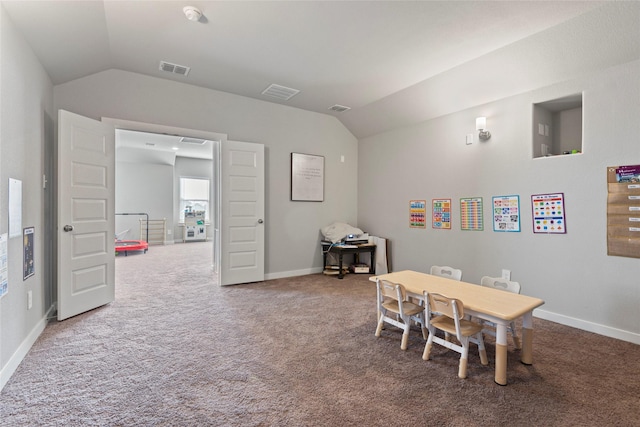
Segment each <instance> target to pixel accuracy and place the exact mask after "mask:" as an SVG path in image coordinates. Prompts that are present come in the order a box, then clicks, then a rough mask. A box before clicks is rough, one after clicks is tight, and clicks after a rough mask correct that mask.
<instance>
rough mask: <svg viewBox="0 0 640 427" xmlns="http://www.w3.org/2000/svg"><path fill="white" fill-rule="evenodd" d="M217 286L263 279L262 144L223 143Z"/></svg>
mask: <svg viewBox="0 0 640 427" xmlns="http://www.w3.org/2000/svg"><path fill="white" fill-rule="evenodd" d="M220 168H221V170H220V180H221V208H220V211H221V218H220V244H221V248H220V250H221V260H220V263H221V266H220V284H221V285H233V284H237V283H249V282H260V281H262V280H264V145H262V144H253V143H248V142H237V141H223V142H222V149H221V161H220Z"/></svg>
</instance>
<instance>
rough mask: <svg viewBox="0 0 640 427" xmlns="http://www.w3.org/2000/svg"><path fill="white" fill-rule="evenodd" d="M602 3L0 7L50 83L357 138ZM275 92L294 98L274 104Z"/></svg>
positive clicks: (73, 3) (58, 4)
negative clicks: (433, 86)
mask: <svg viewBox="0 0 640 427" xmlns="http://www.w3.org/2000/svg"><path fill="white" fill-rule="evenodd" d="M606 3H608V2H596V1H535V2H532V1H507V2H493V1H406V2H405V1H296V2H292V1H259V2H252V1H193V2H187V1H109V0H105V1H2V4H3V6H4V8H5V10H6V11H7V13H8V15H9V17H10V18H11V20H12V21H13V22H14V24H15V25H16V27H17V28H18V30H19V31H20V32H21V33H22V34H23V35H24V37H25V38H26V40H27V42H28V43H29V44H30V45H31V46H32V48H33V50H34V51H35V53H36V55H37V56H38V58H39V59H40V61H41V62H42V64H43V66H44V67H45V69H46V71H47V72H48V73H49V76H50V77H51V79H52V81H53V83H54V84H56V85H57V84H62V83H65V82H68V81H71V80H74V79H77V78H81V77H84V76H87V75H90V74H93V73H97V72H100V71H103V70H107V69H112V68H115V69H120V70H126V71H131V72H135V73H140V74H145V75H149V76H155V77H159V78H164V79H169V80H175V81H179V82H184V83H187V84H191V85H196V86H200V87H205V88H210V89H214V90H219V91H224V92H229V93H233V94H237V95H242V96H246V97H251V98H256V99H260V100H263V101H268V102H275V103H279V104H285V105H289V106H292V107H296V108H301V109H305V110H310V111H315V112H318V113H323V114H331V115H335V116H336V117H337V118H338V119H339V120H341V121H342V122H343V123H344V124H345V126H347V128H349V129H350V130H351V131H352V133H354V135H356V136H357V137H364V136H367V135H372V134H374V133H377V132H381V131H384V130H387V129H388V128H391V127H393V126H397V125H398V124H402V123H401V122H402V121H403V120H411V119H416V120H417V119H420V117H414V118H413V116H415V109H416V106H415V105H412V104H411V102H409V103H406V102H404V101H405V100H415V97H416V96H417V95H414V94H413V93H415V94H420V93H421V92H424V91H425V90H424V88H425V84H426V83H425V82H437V81H438V79H441V77H442V76H443V75H446V74H447V73H451V72H455V70H456V69H458V68H459V67H461V66H464V64H469V63H471V62H472V61H477V60H478V58H481V57H483V56H486V55H490V54H491V53H492V52H495V51H498V50H500V49H505V48H506V47H508V46H510V45H513V44H514V43H517V42H519V41H522V40H524V39H527V38H529V37H532V36H534V35H536V34H539V33H541V32H544V31H547V30H549V29H551V28H553V27H556V26H558V25H559V24H561V23H563V22H566V21H569V20H571V19H574V18H576V17H578V16H580V15H582V14H585V13H588V12H590V11H592V10H594V9H597V8H599V7H602V6H603V4H606ZM187 5H191V6H195V7H197V8H199V9H200V11H201V12H202V14H203V16H202V18H201V19H200V20H199V21H197V22H193V21H189V20H187V19H186V17H185V15H184V13H183V7H184V6H187ZM558 36H562V33H558ZM161 61H167V62H169V63H172V64H178V65H182V66H186V67H190V71H189V73H188V74H187V75H186V76H184V75H179V74H173V73H169V72H167V71H161V70H160V69H159V64H160V62H161ZM478 71H479V72H482V70H478ZM271 84H277V85H281V86H284V87H288V88H293V89H296V90H299V91H300V92H299V93H297V94H296V95H295V96H293V97H292V98H291V99H289V100H280V99H277V98H274V97H271V96H269V95H265V94H263V93H262V92H263V91H264V90H265V89H266V88H267V87H268V86H269V85H271ZM444 84H445V86H446V84H447V83H446V80H445V81H444ZM414 89H415V91H414ZM431 95H432V97H433V96H435V95H444V96H440V98H439V99H438V100H437V101H438V102H443V101H444V99H443V98H446V96H447V95H446V93H444V94H440V93H439V92H438V93H436V94H431ZM420 96H422V97H423V98H424V97H427V98H428V95H425V94H424V93H422V94H420ZM423 101H425V100H424V99H422V98H421V99H420V102H423ZM425 102H426V101H425ZM430 102H436V100H433V99H431V100H430ZM471 102H472V101H471V100H469V103H471ZM336 104H338V105H342V106H347V107H350V110H347V111H345V112H342V113H338V112H334V111H331V110H329V108H330V107H332V106H334V105H336ZM463 106H464V105H463ZM458 108H459V107H458ZM404 109H406V111H404ZM427 110H428V108H427ZM403 117H408V118H407V119H405V118H403Z"/></svg>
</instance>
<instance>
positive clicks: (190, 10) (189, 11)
mask: <svg viewBox="0 0 640 427" xmlns="http://www.w3.org/2000/svg"><path fill="white" fill-rule="evenodd" d="M182 11H183V12H184V16H186V17H187V19H188V20H189V21H193V22H198V21H199V20H200V18H202V12H200V10H199V9H198V8H195V7H193V6H185V7H184V8H183V9H182Z"/></svg>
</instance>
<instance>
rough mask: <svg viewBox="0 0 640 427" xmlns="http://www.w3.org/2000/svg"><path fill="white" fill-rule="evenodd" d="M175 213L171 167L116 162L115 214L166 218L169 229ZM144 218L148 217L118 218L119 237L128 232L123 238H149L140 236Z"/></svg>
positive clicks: (117, 230)
mask: <svg viewBox="0 0 640 427" xmlns="http://www.w3.org/2000/svg"><path fill="white" fill-rule="evenodd" d="M173 212H174V209H173V166H172V165H158V164H152V163H141V162H136V163H130V162H122V161H119V162H116V213H146V214H149V219H150V220H152V219H166V220H167V227H170V226H171V224H173V221H174V218H173ZM141 219H143V220H146V219H147V218H146V216H135V215H116V234H117V233H121V232H124V231H125V230H129V232H128V233H127V234H126V235H124V236H121V237H120V238H121V239H123V240H124V239H134V240H138V239H142V240H146V235H144V236H141V235H140V220H141ZM170 237H171V236H165V239H167V238H170Z"/></svg>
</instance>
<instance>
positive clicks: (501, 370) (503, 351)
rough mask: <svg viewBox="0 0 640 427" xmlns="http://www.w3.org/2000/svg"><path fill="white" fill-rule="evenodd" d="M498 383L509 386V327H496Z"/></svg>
mask: <svg viewBox="0 0 640 427" xmlns="http://www.w3.org/2000/svg"><path fill="white" fill-rule="evenodd" d="M495 381H496V383H498V384H500V385H507V325H503V324H500V323H498V324H497V325H496V376H495Z"/></svg>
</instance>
